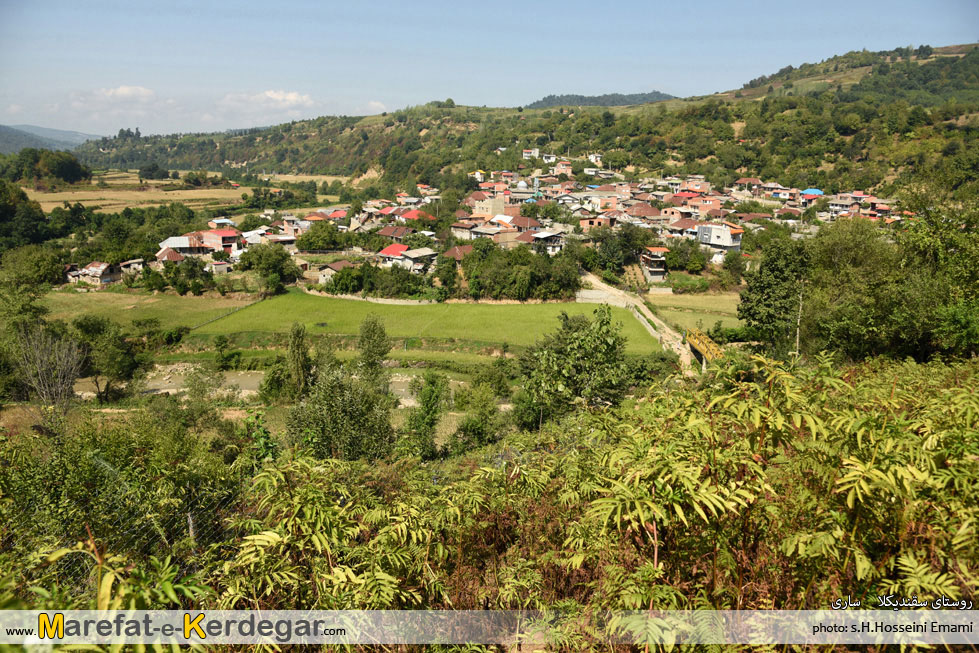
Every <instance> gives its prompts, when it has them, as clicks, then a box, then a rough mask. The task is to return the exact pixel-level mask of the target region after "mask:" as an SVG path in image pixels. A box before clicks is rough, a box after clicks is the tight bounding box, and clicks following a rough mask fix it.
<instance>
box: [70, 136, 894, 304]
mask: <svg viewBox="0 0 979 653" xmlns="http://www.w3.org/2000/svg"><path fill="white" fill-rule="evenodd" d="M522 158H523V159H524V160H527V161H531V162H533V165H536V164H538V163H540V164H544V165H545V166H546V165H547V164H553V165H550V166H549V167H542V168H536V169H535V170H534V171H533V172H532V173H531V174H522V172H521V171H517V172H514V171H510V170H492V171H484V170H474V171H471V172H469V173H468V176H469V177H470V178H471V179H472V180H473V184H474V186H475V187H476V188H477V189H476V190H473V191H472V192H471V193H470V194H469V195H468V196H466V197H465V198H464V199H463V201H462V208H460V209H459V210H458V211H457V212H456V214H455V216H454V220H455V221H454V222H452V223H451V225H450V226H449V228H448V230H444V229H443V230H442V232H441V233H437V232H436V231H435V229H436V224H435V223H436V217H435V216H433V215H432V214H431V213H429V212H427V211H426V208H427V207H428V206H429V205H431V204H432V203H433V202H437V201H438V200H439V199H440V195H439V189H438V188H434V187H431V186H427V185H425V184H418V186H417V187H416V189H413V190H417V195H418V196H412V195H409V194H408V193H406V192H399V193H397V194H396V195H395V196H394V197H393V198H391V199H372V200H367V201H365V202H363V204H362V205H361V208H360V211H359V212H357V213H356V214H351V211H350V209H351V206H350V205H340V206H332V207H326V208H321V209H317V210H312V211H308V212H305V213H303V214H302V215H295V214H293V213H292V212H288V211H276V210H273V209H266V210H265V211H264V212H263V213H262V215H261V218H262V222H263V224H262V225H260V226H258V227H257V228H254V229H250V230H247V231H241V230H239V229H238V228H237V226H238V222H236V221H235V220H233V219H231V218H228V217H223V218H215V219H212V220H211V221H209V222H208V227H209V229H208V230H204V231H193V232H189V233H184V234H174V235H172V236H170V237H168V238H166V239H165V240H163V241H161V242H160V243H159V247H160V249H159V251H158V252H157V253H156V258H155V260H153V261H144V260H142V259H135V260H131V261H124V262H122V263H120V264H117V265H110V264H108V263H105V262H101V261H93V262H91V263H89V264H88V265H86V266H84V267H81V268H78V267H76V266H69V267H68V268H67V269H66V281H68V282H71V283H79V282H82V283H85V284H91V285H94V286H100V285H103V284H109V283H113V282H116V281H119V280H121V279H122V278H123V277H124V275H126V274H127V273H138V272H140V271H141V270H142V268H143V267H144V266H149V267H153V268H156V269H160V268H162V267H163V266H164V265H166V264H167V263H172V264H178V263H180V262H181V261H183V260H184V259H185V258H188V257H196V258H200V259H202V260H203V261H204V262H205V263H206V269H207V271H209V272H211V273H212V274H214V275H219V274H224V273H226V272H228V271H230V270H231V269H232V268H233V266H234V264H235V263H236V262H237V261H238V259H239V258H240V257H241V255H242V253H244V252H245V251H246V250H247V249H248V248H249V247H250V246H252V245H256V244H278V245H281V246H282V247H283V248H285V249H286V250H287V251H289V252H290V253H291V254H292V255H293V256H294V258H295V262H296V264H297V265H298V267H299V269H300V270H301V271H302V272H303V280H304V281H306V282H307V283H310V284H324V283H326V282H327V281H329V279H330V278H331V277H332V276H333V275H334V274H335V273H336V272H338V271H339V270H341V269H344V268H346V267H352V266H355V265H356V263H354V262H351V261H349V260H340V261H333V262H330V263H324V264H311V263H309V262H308V261H306V260H304V259H302V258H301V254H302V251H300V248H299V247H298V246H297V240H298V239H299V238H300V237H301V236H302V235H303V234H306V233H308V232H309V231H310V230H311V229H312V228H313V227H314V226H315V225H317V224H318V223H332V224H334V225H336V227H337V229H338V230H339V231H341V232H349V233H361V234H375V235H377V236H380V237H382V238H384V239H385V240H387V241H390V244H389V245H387V246H385V247H383V248H381V249H380V250H379V251H374V252H372V251H366V250H361V249H360V248H357V249H356V254H357V259H358V260H359V261H368V262H370V263H372V264H375V265H378V266H380V267H384V268H390V267H394V266H400V267H403V268H405V269H407V270H409V271H410V272H412V273H416V274H425V273H427V272H428V271H429V270H431V269H432V268H433V267H434V264H435V262H436V260H437V258H438V256H439V255H443V256H446V257H448V258H452V259H455V260H456V261H457V262H460V263H461V261H462V259H463V258H464V257H465V256H466V255H467V254H468V253H469V252H471V251H472V244H471V243H472V241H475V240H477V239H480V238H486V239H490V240H492V241H493V242H494V243H496V245H498V246H499V247H500V248H502V249H512V248H515V247H519V246H521V245H526V246H528V247H530V248H531V249H533V250H534V251H537V252H539V253H547V254H549V255H552V256H553V255H555V254H557V253H559V252H560V251H562V249H563V248H564V247H565V245H566V244H567V243H568V242H569V241H571V240H578V241H580V242H581V243H582V244H583V245H584V246H586V247H587V246H590V245H592V243H591V239H590V237H589V232H591V231H592V230H594V229H597V228H608V229H611V230H616V229H619V228H621V227H622V226H623V225H627V224H629V225H634V226H635V227H638V228H641V229H648V230H651V232H652V233H653V234H654V235H655V238H656V239H658V240H659V241H660V243H661V244H660V245H657V246H649V247H647V248H646V250H645V251H644V252H643V255H642V256H641V257H640V266H641V269H642V271H643V275H644V276H645V278H646V281H648V282H652V283H655V282H662V281H664V280H665V279H666V278H667V276H668V275H669V272H670V271H669V270H668V269H667V265H666V254H667V253H668V252H669V251H670V243H671V242H676V239H690V240H692V241H693V242H695V243H697V245H699V247H700V249H701V250H702V251H703V253H704V254H705V256H706V257H707V258H708V260H709V261H710V262H712V263H716V264H720V263H721V262H722V261H723V259H724V256H725V255H726V254H727V253H728V252H731V251H734V252H738V251H740V248H741V238H742V235H743V234H744V233H745V230H752V229H758V228H761V223H760V221H766V220H774V221H777V222H778V223H781V224H785V225H787V226H789V227H790V228H792V229H793V232H794V233H793V237H795V238H804V237H806V236H808V235H811V234H813V233H814V232H815V228H814V226H813V224H812V223H813V222H830V221H833V220H836V219H837V218H848V217H861V218H865V219H868V220H870V221H874V222H878V223H879V224H880V225H881V226H882V227H888V226H890V225H892V224H894V223H896V222H898V221H900V220H902V219H904V218H907V217H910V216H909V215H906V214H904V213H900V212H897V211H895V210H893V208H892V206H893V204H894V202H893V200H890V199H882V198H878V197H875V196H873V195H871V194H868V193H865V192H862V191H859V190H854V191H851V192H845V193H838V194H836V195H826V194H825V193H824V192H823V191H822V190H820V189H818V188H806V189H801V190H800V189H798V188H786V187H785V186H782V185H781V184H779V183H777V182H774V181H764V180H761V179H758V178H750V177H745V178H741V179H738V180H737V181H735V183H734V184H733V185H732V186H730V187H720V188H718V187H715V186H714V185H713V184H712V183H711V182H710V181H709V180H707V179H705V177H704V176H703V175H687V176H686V177H683V178H680V177H675V176H668V177H662V178H647V179H643V180H641V181H632V182H630V181H625V178H624V177H623V175H621V174H620V173H616V172H612V171H610V170H607V169H604V168H602V155H601V154H599V153H593V154H589V155H588V156H587V159H584V160H583V161H586V162H587V163H588V164H590V166H591V167H585V168H583V173H584V175H585V176H586V178H587V179H589V180H595V179H599V180H602V181H604V182H605V183H602V184H594V183H589V184H584V183H581V182H578V181H576V180H575V175H574V173H573V171H572V160H569V159H562V158H560V157H558V156H556V155H554V154H547V153H541V152H540V151H539V150H538V149H530V150H523V153H522ZM524 170H525V169H524ZM749 202H751V203H753V205H761V206H764V207H767V208H770V209H771V213H760V212H739V211H738V209H737V208H736V207H737V206H739V205H744V204H745V203H749ZM804 212H805V213H806V214H807V215H808V216H810V217H811V218H812V219H811V220H809V221H808V222H807V221H804V220H803V217H804V216H803V213H804ZM532 215H533V216H537V217H531V216H532ZM545 216H549V217H545ZM414 234H418V235H421V236H425V237H426V238H427V239H428V240H429V242H430V243H431V244H432V245H434V247H415V248H411V247H410V246H408V245H406V244H404V241H405V240H406V239H407V238H408V237H409V236H412V235H414Z"/></svg>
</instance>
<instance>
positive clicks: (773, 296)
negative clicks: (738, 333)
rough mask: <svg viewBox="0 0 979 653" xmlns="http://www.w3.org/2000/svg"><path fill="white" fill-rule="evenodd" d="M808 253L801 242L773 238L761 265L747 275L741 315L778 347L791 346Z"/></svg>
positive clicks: (746, 322)
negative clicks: (789, 343) (790, 340)
mask: <svg viewBox="0 0 979 653" xmlns="http://www.w3.org/2000/svg"><path fill="white" fill-rule="evenodd" d="M807 267H808V256H807V252H806V248H805V246H804V245H803V244H802V243H801V242H797V241H791V240H782V239H778V240H773V241H771V242H770V243H769V244H768V246H767V247H766V248H765V249H764V251H763V258H762V261H761V265H760V266H759V267H758V269H757V270H753V271H751V272H749V273H748V274H747V275H745V278H746V281H747V285H746V287H745V288H744V290H742V291H741V301H740V303H739V304H738V318H739V319H741V320H743V321H744V322H745V324H746V325H747V326H749V327H752V328H754V329H757V330H758V332H759V333H760V334H762V335H763V337H764V338H765V340H766V342H767V343H768V344H769V345H770V346H771V347H773V348H775V349H787V345H788V342H789V339H790V336H791V333H792V331H793V327H795V326H796V324H797V318H798V314H799V312H800V301H801V293H802V283H803V280H804V279H805V278H806V274H807Z"/></svg>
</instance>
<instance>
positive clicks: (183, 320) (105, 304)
mask: <svg viewBox="0 0 979 653" xmlns="http://www.w3.org/2000/svg"><path fill="white" fill-rule="evenodd" d="M251 301H253V300H242V299H231V298H227V297H194V296H193V295H186V296H183V297H181V296H180V295H167V294H159V295H151V294H148V293H143V292H133V293H128V292H115V291H113V292H106V291H101V292H88V293H79V292H73V291H70V290H62V291H58V292H52V293H48V295H47V296H45V297H44V300H43V304H44V306H45V307H47V308H48V310H49V311H50V313H49V317H50V318H52V319H56V320H71V319H73V318H76V317H78V316H79V315H84V314H94V315H99V316H104V317H107V318H109V319H111V320H113V321H115V322H117V323H119V324H121V325H124V326H128V325H130V324H132V321H133V320H143V319H147V318H156V319H158V320H159V321H160V326H161V327H162V328H164V329H167V328H171V327H177V326H186V327H195V326H197V325H199V324H202V323H204V322H206V321H208V320H211V319H214V318H216V317H218V316H221V315H224V314H226V313H228V312H229V311H232V310H234V309H236V308H240V307H242V306H247V305H248V304H249V303H250V302H251Z"/></svg>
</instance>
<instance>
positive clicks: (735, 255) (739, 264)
mask: <svg viewBox="0 0 979 653" xmlns="http://www.w3.org/2000/svg"><path fill="white" fill-rule="evenodd" d="M744 267H745V266H744V256H743V255H742V254H741V252H739V251H736V250H731V251H730V252H728V253H727V254H725V255H724V270H726V271H727V273H728V274H730V275H731V280H732V282H733V283H734V284H735V285H738V284H740V283H741V277H743V276H744Z"/></svg>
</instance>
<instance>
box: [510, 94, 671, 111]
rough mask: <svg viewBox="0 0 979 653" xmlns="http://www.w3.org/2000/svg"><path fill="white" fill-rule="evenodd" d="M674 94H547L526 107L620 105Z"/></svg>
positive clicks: (659, 98) (668, 97) (662, 98)
mask: <svg viewBox="0 0 979 653" xmlns="http://www.w3.org/2000/svg"><path fill="white" fill-rule="evenodd" d="M674 97H675V96H673V95H670V94H669V93H662V92H660V91H650V92H649V93H627V94H622V93H606V94H605V95H575V94H568V95H547V96H545V97H543V98H541V99H540V100H537V101H536V102H531V103H530V104H528V105H527V106H526V108H527V109H546V108H547V107H568V106H571V107H579V106H580V107H622V106H626V105H629V104H647V103H649V102H659V101H660V100H672V99H673V98H674Z"/></svg>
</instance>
